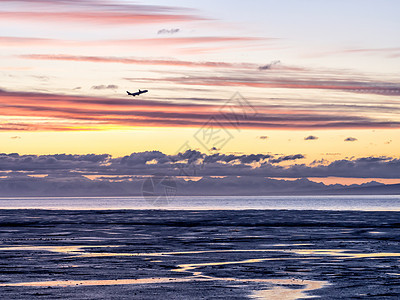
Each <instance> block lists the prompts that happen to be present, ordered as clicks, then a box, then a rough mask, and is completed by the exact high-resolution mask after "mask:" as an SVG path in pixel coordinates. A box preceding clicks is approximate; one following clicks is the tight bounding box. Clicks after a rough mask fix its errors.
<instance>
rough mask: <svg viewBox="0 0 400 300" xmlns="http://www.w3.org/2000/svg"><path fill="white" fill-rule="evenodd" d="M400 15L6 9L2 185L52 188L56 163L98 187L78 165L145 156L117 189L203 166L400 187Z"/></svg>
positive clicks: (2, 27) (315, 4) (55, 0)
mask: <svg viewBox="0 0 400 300" xmlns="http://www.w3.org/2000/svg"><path fill="white" fill-rule="evenodd" d="M399 9H400V3H399V2H398V1H395V0H383V1H376V0H347V1H344V0H338V1H320V0H296V1H295V0H282V1H268V0H267V1H266V0H262V1H261V0H253V1H251V3H248V2H244V1H225V0H219V1H209V0H204V1H146V2H143V1H142V2H140V1H122V0H121V1H111V0H110V1H102V0H100V1H92V0H83V1H77V0H72V1H64V0H33V1H24V0H14V1H7V0H6V1H1V3H0V106H1V110H0V145H1V146H0V153H3V154H0V170H1V172H2V174H0V175H1V176H3V177H1V176H0V177H1V178H6V179H7V178H9V176H11V175H10V174H13V175H15V174H18V175H21V174H22V173H23V174H25V175H26V174H27V176H44V175H49V174H50V173H51V174H53V175H54V172H50V171H49V170H53V171H54V169H52V167H51V165H49V166H48V167H46V168H40V167H39V165H43V164H44V165H46V164H47V163H50V164H51V161H55V162H56V163H54V162H53V163H54V164H55V165H57V163H60V164H62V165H64V164H70V165H69V167H68V168H62V170H64V171H65V172H67V173H68V174H70V173H74V174H78V173H79V174H83V175H85V176H86V178H89V177H90V176H92V175H94V174H95V173H96V172H97V173H96V174H100V173H99V172H100V170H97V169H96V172H95V173H93V172H94V171H93V170H91V171H88V170H87V169H85V170H84V171H82V170H81V169H79V164H78V165H74V164H71V161H72V160H73V161H81V163H82V164H84V163H85V162H87V161H88V160H87V159H88V158H87V157H88V155H94V156H95V157H97V155H100V156H101V155H105V156H104V157H103V156H101V157H103V158H102V159H100V160H99V161H97V162H96V163H99V164H100V165H99V166H101V165H113V164H115V162H116V161H119V159H123V158H124V157H125V158H127V159H128V158H130V159H132V157H133V156H134V157H135V159H136V158H137V159H138V160H139V161H141V164H142V166H141V168H138V169H135V168H132V169H131V170H130V171H129V172H127V171H126V170H124V171H121V170H120V168H115V170H119V171H118V172H119V173H118V172H117V171H116V173H115V174H114V175H123V174H125V175H131V176H134V175H138V176H144V175H146V176H147V175H149V174H150V173H151V172H157V170H158V171H160V170H163V171H165V167H166V166H167V167H168V168H170V169H171V168H172V169H173V170H177V169H179V168H177V165H176V164H179V163H188V161H191V159H192V158H190V157H191V156H190V155H192V154H193V153H195V157H196V160H194V161H193V164H194V165H196V166H197V167H196V168H197V169H198V170H199V171H198V172H200V173H201V172H203V173H201V174H200V175H201V176H217V177H218V176H222V177H223V176H241V175H244V174H247V175H246V176H258V177H257V178H261V179H263V178H286V179H293V178H309V179H312V180H313V181H315V182H323V183H326V184H334V183H341V184H351V183H357V184H362V183H365V182H368V181H370V180H375V181H378V182H383V183H399V182H400V172H397V170H398V167H397V166H399V152H398V149H400V139H399V137H400V136H399V129H400V117H399V111H400V105H399V104H400V73H399V70H400V36H399V34H398V28H400V21H399V19H398V13H397V12H398V11H399ZM138 89H147V90H149V92H148V93H146V94H142V95H140V96H138V97H135V98H133V97H131V96H129V95H127V93H126V91H130V92H134V91H137V90H138ZM188 150H190V151H188ZM191 151H192V152H191ZM15 153H17V154H18V156H17V157H16V156H15ZM178 153H183V154H184V153H186V156H185V155H184V156H183V157H179V155H178ZM60 154H66V155H73V156H71V157H73V159H71V158H66V157H68V156H60ZM132 155H133V156H132ZM196 155H197V156H196ZM254 155H256V156H254ZM257 155H258V156H257ZM90 157H92V156H90ZM143 157H146V158H143ZM165 157H167V158H168V159H165ZM207 157H214V160H213V161H212V162H211V161H210V160H208V161H207ZM216 157H217V158H218V159H216ZM226 157H230V158H229V159H227V158H226ZM249 157H250V158H249ZM260 157H261V158H260ZM27 160H28V161H30V162H31V161H34V162H37V161H40V162H41V163H40V164H36V163H35V164H33V165H30V164H28V163H27ZM162 161H164V163H162ZM171 161H172V162H171ZM205 161H206V163H205ZM207 163H208V164H211V163H212V164H217V166H214V165H213V166H211V165H209V166H208V168H205V167H204V166H205V165H207ZM163 164H164V165H163ZM71 166H74V167H71ZM99 166H96V168H97V167H99ZM149 166H151V168H150V167H149ZM200 166H201V168H200ZM153 167H154V168H153ZM205 169H207V171H205ZM222 169H224V171H222ZM57 170H59V169H58V167H57ZM66 170H67V171H66ZM200 170H201V171H200ZM277 170H279V171H277ZM101 171H102V172H105V170H104V169H103V170H101ZM150 171H151V172H150ZM57 172H58V171H57ZM110 172H111V171H110V170H107V172H106V173H107V174H109V173H110ZM121 172H122V173H121ZM117 173H118V174H117ZM57 174H59V173H57ZM189 175H190V176H192V177H195V176H199V174H198V173H196V174H194V173H191V174H189ZM201 176H200V178H201ZM217 177H215V178H217Z"/></svg>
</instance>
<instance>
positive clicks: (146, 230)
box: [0, 209, 400, 299]
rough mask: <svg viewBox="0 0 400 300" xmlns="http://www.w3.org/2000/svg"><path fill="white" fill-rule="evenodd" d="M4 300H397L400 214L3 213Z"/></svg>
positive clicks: (0, 275) (0, 283) (0, 273)
mask: <svg viewBox="0 0 400 300" xmlns="http://www.w3.org/2000/svg"><path fill="white" fill-rule="evenodd" d="M0 225H1V230H0V242H1V244H0V294H1V297H2V299H35V298H40V299H100V298H103V299H225V298H227V299H305V298H310V297H314V298H315V297H316V298H322V299H364V298H370V297H375V299H398V298H400V263H399V262H400V212H382V211H380V212H373V211H368V212H366V211H365V212H360V211H290V210H241V211H232V210H230V211H224V210H215V211H173V210H106V211H101V210H97V211H88V210H84V211H78V210H34V209H29V210H22V209H19V210H12V209H10V210H0Z"/></svg>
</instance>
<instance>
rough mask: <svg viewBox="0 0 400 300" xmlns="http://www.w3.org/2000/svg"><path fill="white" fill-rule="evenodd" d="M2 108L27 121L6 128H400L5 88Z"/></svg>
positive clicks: (351, 119)
mask: <svg viewBox="0 0 400 300" xmlns="http://www.w3.org/2000/svg"><path fill="white" fill-rule="evenodd" d="M0 105H1V106H2V110H1V112H0V114H1V115H3V116H13V117H18V118H21V119H22V120H24V122H22V123H21V122H20V123H16V124H14V123H3V124H1V123H0V127H1V128H2V130H102V129H107V128H110V127H115V126H125V127H129V126H156V127H160V126H161V127H202V126H204V124H206V123H207V122H208V121H209V120H210V118H213V119H214V120H216V122H217V123H218V126H221V125H222V126H224V127H226V128H230V127H235V126H237V125H238V124H233V123H232V120H233V119H234V118H237V117H239V121H240V122H239V126H240V127H242V128H254V129H265V128H280V129H306V128H314V129H317V128H399V127H400V123H399V122H390V121H382V120H379V119H373V118H368V117H359V116H353V115H344V114H343V113H341V114H334V113H316V112H313V111H306V110H303V111H295V110H292V111H285V110H284V109H271V108H268V107H266V106H255V107H253V108H252V110H251V113H250V114H249V113H248V112H247V114H246V115H245V116H244V114H242V115H241V114H240V113H239V114H238V113H237V112H232V111H228V112H227V111H223V112H221V110H220V109H221V108H220V106H219V105H205V104H195V103H181V102H179V103H170V102H163V101H154V100H146V101H143V100H136V99H133V100H131V99H129V100H128V99H120V98H101V97H100V98H99V97H84V96H72V95H57V94H44V93H27V92H7V91H4V90H0ZM233 108H234V109H236V110H238V109H239V110H240V111H242V110H243V107H242V106H241V105H240V104H236V105H234V106H233ZM240 111H239V112H240ZM24 117H25V119H24ZM31 118H46V119H47V120H48V121H46V122H40V121H37V122H35V121H32V119H31ZM51 128H52V129H51Z"/></svg>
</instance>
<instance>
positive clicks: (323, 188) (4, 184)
mask: <svg viewBox="0 0 400 300" xmlns="http://www.w3.org/2000/svg"><path fill="white" fill-rule="evenodd" d="M145 180H146V178H144V179H143V178H134V179H132V178H127V177H124V178H119V179H116V178H112V179H110V178H99V179H96V180H90V179H88V178H86V177H84V176H71V177H50V176H47V177H43V178H38V177H36V178H35V177H29V176H18V177H10V178H2V179H0V197H23V196H25V197H34V196H37V197H49V196H140V195H142V193H143V183H144V182H145ZM148 180H150V179H149V178H147V181H148ZM153 183H154V184H155V190H154V193H162V192H163V191H164V190H165V189H166V188H168V186H165V185H164V184H163V182H162V181H161V183H158V184H157V181H154V182H152V183H151V184H153ZM169 183H172V185H173V188H174V189H175V190H176V193H177V195H182V196H185V195H205V196H206V195H207V196H221V195H222V196H223V195H226V196H228V195H243V196H258V195H400V184H387V185H386V184H382V183H379V182H374V181H372V182H368V183H364V184H359V185H357V184H353V185H349V186H346V185H341V184H334V185H325V184H323V183H317V182H313V181H310V180H308V179H305V178H304V179H297V180H277V179H263V178H259V177H251V176H248V177H237V176H233V177H223V178H215V177H203V178H202V179H200V180H197V181H195V180H184V179H182V178H169ZM175 187H176V188H175Z"/></svg>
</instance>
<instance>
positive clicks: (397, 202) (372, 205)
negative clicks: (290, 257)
mask: <svg viewBox="0 0 400 300" xmlns="http://www.w3.org/2000/svg"><path fill="white" fill-rule="evenodd" d="M0 209H72V210H104V209H169V210H175V209H178V210H214V209H216V210H221V209H223V210H245V209H274V210H276V209H286V210H358V211H400V195H397V196H387V195H384V196H376V195H374V196H248V197H247V196H229V197H227V196H215V197H210V196H208V197H204V196H178V197H173V198H170V199H167V198H165V197H160V198H156V197H154V198H146V199H145V198H143V197H49V198H46V197H37V198H0Z"/></svg>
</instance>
